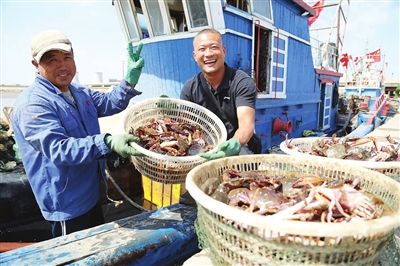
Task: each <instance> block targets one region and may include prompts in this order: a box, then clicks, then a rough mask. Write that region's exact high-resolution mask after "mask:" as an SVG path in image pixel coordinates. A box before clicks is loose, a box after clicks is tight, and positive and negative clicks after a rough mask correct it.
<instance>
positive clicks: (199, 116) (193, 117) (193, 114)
mask: <svg viewBox="0 0 400 266" xmlns="http://www.w3.org/2000/svg"><path fill="white" fill-rule="evenodd" d="M154 118H156V119H164V118H171V119H173V120H175V121H177V122H179V123H190V124H195V125H198V126H200V128H201V131H202V132H203V136H204V140H205V142H206V143H207V144H211V145H213V146H214V149H213V150H215V149H217V146H218V145H219V144H221V143H222V142H224V141H225V140H226V136H227V133H226V129H225V126H224V124H223V122H222V121H221V119H219V118H218V117H217V116H216V115H215V114H214V113H212V112H211V111H209V110H208V109H206V108H204V107H203V106H200V105H198V104H194V103H192V102H189V101H185V100H180V99H173V98H152V99H148V100H145V101H142V102H140V103H137V104H134V105H133V106H132V107H131V108H130V109H129V111H128V113H127V116H126V117H125V121H124V127H125V132H130V131H131V130H132V129H133V130H135V129H137V128H138V127H140V126H144V125H146V124H147V123H148V122H149V121H151V120H152V119H154ZM131 145H132V146H133V147H134V148H135V149H137V150H138V151H140V152H141V153H142V154H143V156H134V157H132V161H133V163H134V164H135V166H136V168H137V169H138V171H139V172H140V173H141V174H142V175H144V176H147V177H149V178H150V179H152V180H154V181H157V182H160V183H164V184H178V183H184V182H185V178H186V175H187V173H188V172H189V171H190V170H191V169H192V168H193V167H195V166H196V165H199V164H201V163H203V162H204V161H205V159H203V158H201V157H200V156H198V155H192V156H170V155H165V154H159V153H156V152H153V151H150V150H147V149H145V148H143V147H141V146H140V145H138V144H136V143H131ZM213 150H212V151H213Z"/></svg>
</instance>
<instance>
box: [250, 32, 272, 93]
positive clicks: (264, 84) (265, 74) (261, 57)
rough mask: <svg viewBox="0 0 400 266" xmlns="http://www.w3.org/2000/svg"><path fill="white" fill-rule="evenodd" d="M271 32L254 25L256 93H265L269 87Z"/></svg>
mask: <svg viewBox="0 0 400 266" xmlns="http://www.w3.org/2000/svg"><path fill="white" fill-rule="evenodd" d="M271 36H272V31H271V30H268V29H266V28H264V27H262V26H259V25H255V37H254V40H255V42H254V62H255V67H254V69H255V79H256V84H257V89H258V92H261V93H266V92H267V88H268V87H269V86H268V84H269V81H270V71H271Z"/></svg>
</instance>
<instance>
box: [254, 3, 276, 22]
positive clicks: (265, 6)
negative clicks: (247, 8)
mask: <svg viewBox="0 0 400 266" xmlns="http://www.w3.org/2000/svg"><path fill="white" fill-rule="evenodd" d="M250 3H251V7H252V13H253V14H256V15H257V14H258V15H261V16H263V17H265V18H267V19H272V16H271V2H270V0H252V1H250Z"/></svg>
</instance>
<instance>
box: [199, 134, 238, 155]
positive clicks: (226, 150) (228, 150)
mask: <svg viewBox="0 0 400 266" xmlns="http://www.w3.org/2000/svg"><path fill="white" fill-rule="evenodd" d="M241 148H242V146H241V145H240V142H239V141H238V140H237V139H234V138H231V139H230V140H227V141H225V142H223V143H221V144H220V145H219V146H218V149H217V150H216V151H214V152H206V153H200V154H199V156H200V157H202V158H204V159H206V160H215V159H219V158H224V157H227V156H233V155H238V154H239V152H240V149H241Z"/></svg>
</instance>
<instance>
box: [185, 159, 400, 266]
mask: <svg viewBox="0 0 400 266" xmlns="http://www.w3.org/2000/svg"><path fill="white" fill-rule="evenodd" d="M229 168H235V169H237V170H240V171H266V172H267V173H268V175H270V176H274V175H284V174H288V173H293V172H297V173H299V174H307V175H319V176H321V177H324V178H327V179H334V180H354V179H356V178H357V179H359V180H360V186H361V187H362V188H363V189H364V190H366V191H368V192H369V193H372V194H373V195H376V196H378V197H379V198H380V199H381V200H382V201H383V202H384V203H385V204H386V205H387V206H389V207H390V208H391V209H392V210H393V213H390V214H386V215H383V216H382V217H380V218H378V219H374V220H369V221H350V222H348V223H320V222H302V221H290V220H283V219H277V218H273V217H272V216H261V215H258V214H255V213H250V212H246V211H243V210H240V209H237V208H234V207H231V206H229V205H227V204H224V203H222V202H220V201H217V200H215V199H213V198H211V197H210V196H208V195H207V194H206V193H204V192H203V189H206V188H204V185H203V184H204V183H205V182H206V180H207V179H209V178H212V177H218V176H221V175H222V173H223V171H224V170H225V169H229ZM186 188H187V190H188V191H189V193H190V194H191V196H192V197H193V198H194V199H195V200H196V202H197V206H198V219H197V224H196V230H197V234H198V237H199V241H200V243H202V244H203V248H208V249H209V250H210V257H211V259H212V261H213V263H214V264H215V265H301V264H302V265H305V264H307V265H316V264H318V265H339V264H340V265H343V264H346V265H369V264H373V263H375V262H376V261H377V259H378V257H379V252H380V250H381V249H382V247H383V246H384V245H385V244H386V243H387V242H388V241H389V239H391V237H392V236H393V233H394V229H395V228H396V227H398V226H399V224H400V184H399V183H398V182H396V181H394V180H392V179H391V178H389V177H387V176H385V175H383V174H381V173H378V172H375V171H371V170H369V169H365V168H363V167H358V166H354V165H352V164H350V163H348V162H337V161H333V160H323V161H316V160H315V159H312V158H295V157H292V158H291V159H290V160H288V156H287V155H278V154H269V155H246V156H235V157H229V158H223V159H219V160H215V161H210V162H206V163H204V164H202V165H199V166H197V167H195V168H194V169H192V170H191V171H190V172H189V174H188V177H187V179H186ZM232 222H233V223H232Z"/></svg>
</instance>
